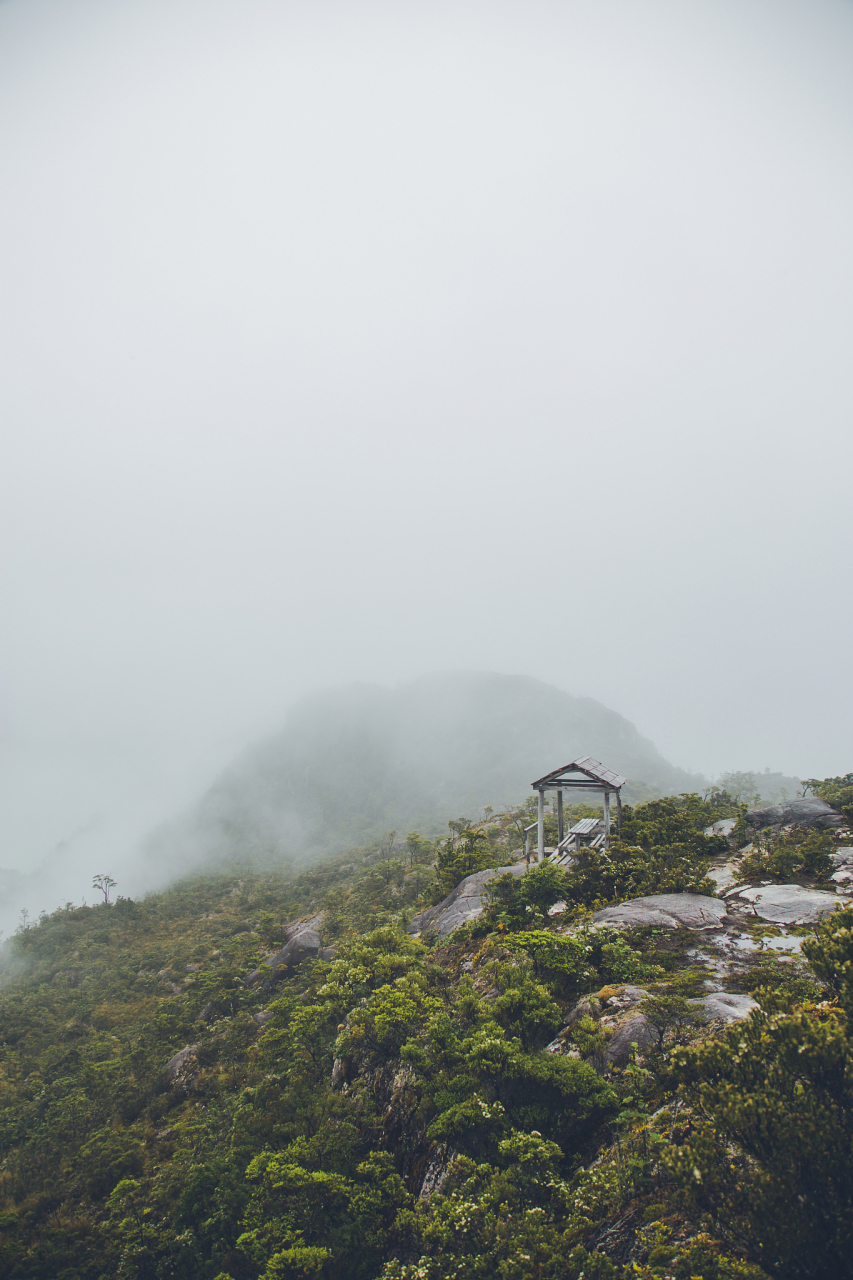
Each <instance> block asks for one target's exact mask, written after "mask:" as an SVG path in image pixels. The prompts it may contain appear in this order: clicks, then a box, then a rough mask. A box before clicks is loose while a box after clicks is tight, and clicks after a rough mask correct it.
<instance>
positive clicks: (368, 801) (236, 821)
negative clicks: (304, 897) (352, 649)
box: [155, 672, 702, 860]
mask: <svg viewBox="0 0 853 1280" xmlns="http://www.w3.org/2000/svg"><path fill="white" fill-rule="evenodd" d="M577 755H593V756H595V757H596V758H598V759H600V760H603V761H605V762H606V763H607V764H608V765H610V766H611V767H612V768H614V769H617V770H618V771H619V772H621V773H622V774H624V775H625V776H627V777H628V778H629V779H630V780H631V781H632V782H634V783H638V784H643V789H644V790H645V789H646V788H650V789H651V790H652V791H653V792H654V793H656V794H661V793H667V792H673V791H683V790H688V789H691V788H694V787H696V786H697V785H699V784H701V782H702V779H699V778H697V777H695V776H693V775H690V774H688V773H685V772H684V771H683V770H680V769H676V768H674V767H673V766H672V765H670V764H668V763H667V761H666V760H664V758H663V757H662V756H661V755H660V753H659V752H658V751H657V750H656V748H655V747H654V745H653V744H652V743H651V742H649V741H648V740H647V739H645V738H643V737H642V736H641V734H640V733H639V732H638V731H637V729H636V728H635V727H634V726H633V725H632V724H630V723H629V722H628V721H627V720H625V719H624V718H623V717H622V716H620V715H618V714H617V713H616V712H615V711H611V710H609V709H608V708H607V707H604V706H602V705H601V704H600V703H597V702H594V701H593V700H592V699H591V698H575V697H572V695H571V694H568V693H565V692H563V690H561V689H557V688H555V687H553V686H551V685H548V684H544V683H543V682H542V681H539V680H533V679H530V678H529V677H526V676H508V675H499V674H495V673H470V672H456V673H443V674H435V675H431V676H425V677H423V678H422V679H419V680H416V681H413V682H412V683H410V684H407V685H403V686H401V687H399V688H397V689H385V688H381V687H379V686H376V685H353V686H350V687H347V688H342V689H333V690H328V691H326V692H323V693H319V694H316V695H313V696H312V697H310V698H306V699H305V700H304V701H302V702H301V703H299V704H298V705H297V706H295V707H294V708H293V710H292V712H291V714H290V716H289V717H288V720H287V723H286V725H285V726H284V728H283V730H282V732H281V733H280V734H279V735H278V736H276V737H275V738H272V739H270V740H268V741H267V742H264V743H261V744H259V745H258V746H257V747H256V748H254V749H253V750H251V751H250V752H249V753H248V754H247V755H246V756H245V757H244V758H243V759H242V760H240V761H238V762H236V763H235V764H234V766H233V767H232V768H231V769H229V770H228V772H227V773H226V774H225V775H224V776H223V777H222V778H220V779H219V781H218V782H217V783H216V784H215V785H214V786H213V787H212V788H211V790H210V791H209V792H208V794H207V795H206V796H205V797H204V798H203V800H202V801H201V802H200V804H199V805H198V806H197V808H196V809H195V811H194V812H192V813H191V814H189V815H188V816H187V817H186V819H185V820H183V821H182V822H181V823H180V824H177V825H176V826H174V827H172V828H170V829H168V830H167V831H163V832H161V833H160V835H159V836H158V840H157V841H156V845H155V847H156V850H157V852H158V854H159V856H160V857H173V856H175V855H176V854H177V855H178V856H184V855H185V854H186V853H187V852H189V854H190V855H191V857H192V858H193V859H195V860H204V859H205V858H208V857H217V856H223V855H225V856H227V855H229V854H230V853H232V852H234V851H235V850H236V849H237V847H238V845H239V847H240V848H241V850H242V851H244V852H245V850H246V849H247V848H248V847H253V848H254V849H256V850H257V851H258V852H260V853H262V852H263V851H265V850H271V849H279V850H281V851H284V852H287V853H291V854H294V855H297V856H305V855H311V854H316V853H322V852H327V851H335V850H338V849H342V848H346V847H352V846H354V845H358V844H361V843H363V842H365V841H367V840H370V839H374V838H376V837H377V836H378V835H379V834H381V833H382V832H384V831H388V830H392V829H396V830H397V831H402V832H405V831H408V830H412V829H419V830H421V831H424V832H437V831H438V830H439V829H443V827H444V824H445V823H446V822H447V815H448V814H452V813H458V814H467V815H469V816H470V815H476V814H477V813H478V811H481V810H482V807H483V806H485V805H492V806H493V807H495V808H497V807H499V806H500V805H503V804H516V803H518V802H519V801H520V800H521V799H522V798H523V797H524V796H525V795H527V794H528V793H529V787H530V782H531V780H532V779H533V778H536V777H539V776H541V775H542V774H543V773H545V772H546V771H547V770H549V769H553V768H555V767H556V766H557V765H560V764H563V763H565V762H568V761H569V760H571V759H573V758H574V757H575V756H577Z"/></svg>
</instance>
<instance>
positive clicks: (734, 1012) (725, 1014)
mask: <svg viewBox="0 0 853 1280" xmlns="http://www.w3.org/2000/svg"><path fill="white" fill-rule="evenodd" d="M691 1004H695V1005H698V1006H700V1007H701V1008H702V1009H703V1010H704V1013H705V1016H706V1018H707V1019H708V1020H709V1021H710V1020H711V1019H712V1018H722V1019H723V1021H724V1022H737V1021H738V1019H739V1018H745V1017H746V1016H747V1014H749V1013H751V1012H752V1010H753V1009H757V1008H758V1005H757V1004H756V1002H755V1001H754V1000H753V998H752V996H742V995H733V994H730V993H729V992H727V991H714V992H712V993H711V995H708V996H703V997H702V999H701V1000H692V1001H691Z"/></svg>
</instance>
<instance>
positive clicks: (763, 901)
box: [733, 884, 838, 924]
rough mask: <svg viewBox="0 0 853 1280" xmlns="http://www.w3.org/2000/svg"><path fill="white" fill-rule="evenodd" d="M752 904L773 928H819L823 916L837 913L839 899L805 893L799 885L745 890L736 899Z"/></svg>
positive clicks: (814, 890)
mask: <svg viewBox="0 0 853 1280" xmlns="http://www.w3.org/2000/svg"><path fill="white" fill-rule="evenodd" d="M733 897H738V898H742V899H744V900H745V901H746V902H751V903H752V905H753V907H754V909H755V914H756V915H757V916H761V919H762V920H769V921H770V923H771V924H817V922H818V920H820V918H821V916H825V915H827V914H828V913H829V912H830V911H834V910H835V908H836V906H837V905H838V899H837V898H836V896H835V894H834V893H824V892H823V891H822V890H821V889H802V888H801V887H800V886H799V885H798V884H769V885H761V886H759V887H758V888H755V889H741V890H740V892H739V893H738V894H735V895H733Z"/></svg>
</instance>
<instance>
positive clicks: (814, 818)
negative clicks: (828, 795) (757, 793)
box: [746, 796, 844, 831]
mask: <svg viewBox="0 0 853 1280" xmlns="http://www.w3.org/2000/svg"><path fill="white" fill-rule="evenodd" d="M746 822H747V824H748V825H749V826H750V827H753V828H755V830H756V831H760V830H762V829H763V828H764V827H784V826H788V825H789V824H793V825H794V826H797V827H825V828H834V827H841V826H843V825H844V819H843V818H842V816H841V814H840V813H839V812H838V810H837V809H833V807H832V805H831V804H827V802H826V800H820V799H818V797H817V796H806V797H805V798H803V799H801V800H785V801H784V803H783V804H771V805H768V807H767V808H766V809H749V810H748V811H747V813H746Z"/></svg>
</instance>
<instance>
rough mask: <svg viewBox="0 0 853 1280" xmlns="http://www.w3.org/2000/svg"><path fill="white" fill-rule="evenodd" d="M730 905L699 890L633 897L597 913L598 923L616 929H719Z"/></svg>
mask: <svg viewBox="0 0 853 1280" xmlns="http://www.w3.org/2000/svg"><path fill="white" fill-rule="evenodd" d="M726 914H727V912H726V904H725V903H724V902H721V901H720V900H719V899H718V898H706V897H704V896H703V895H702V894H699V893H656V894H652V895H651V896H649V897H647V898H630V899H629V900H628V901H627V902H620V904H619V906H618V907H605V908H604V910H603V911H597V912H596V913H595V915H594V916H593V921H594V922H595V924H606V925H609V926H610V927H611V928H613V929H637V928H640V926H642V925H655V926H657V927H658V928H662V929H719V928H721V927H722V924H723V920H724V919H725V917H726Z"/></svg>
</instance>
